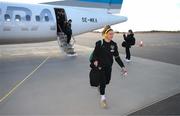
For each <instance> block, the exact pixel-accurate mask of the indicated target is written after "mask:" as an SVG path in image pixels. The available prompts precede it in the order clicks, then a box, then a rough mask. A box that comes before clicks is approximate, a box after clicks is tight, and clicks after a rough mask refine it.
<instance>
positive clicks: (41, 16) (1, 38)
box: [0, 0, 127, 47]
mask: <svg viewBox="0 0 180 116" xmlns="http://www.w3.org/2000/svg"><path fill="white" fill-rule="evenodd" d="M122 3H123V0H67V1H55V2H47V3H41V4H25V3H9V2H0V45H3V44H19V43H36V42H46V41H56V40H58V43H59V45H60V46H61V47H62V42H63V41H60V40H63V39H62V38H63V37H65V34H64V35H63V26H62V24H61V22H60V21H59V19H63V21H67V20H69V19H71V20H72V32H73V33H72V36H75V35H79V34H82V33H86V32H89V31H92V30H96V29H100V28H102V27H104V26H105V25H113V24H117V23H122V22H125V21H126V20H127V17H125V16H117V15H116V14H115V13H116V12H117V11H118V12H119V11H120V9H121V6H122ZM61 13H63V15H62V14H61ZM59 33H61V34H59ZM58 35H61V36H59V38H58Z"/></svg>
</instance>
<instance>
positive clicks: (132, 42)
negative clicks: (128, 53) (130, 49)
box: [131, 37, 136, 45]
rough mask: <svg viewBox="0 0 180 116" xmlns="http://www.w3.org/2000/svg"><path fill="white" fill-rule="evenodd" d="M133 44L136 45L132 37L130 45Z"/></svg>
mask: <svg viewBox="0 0 180 116" xmlns="http://www.w3.org/2000/svg"><path fill="white" fill-rule="evenodd" d="M135 43H136V40H135V38H134V37H132V38H131V45H135Z"/></svg>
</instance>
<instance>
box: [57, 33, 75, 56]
mask: <svg viewBox="0 0 180 116" xmlns="http://www.w3.org/2000/svg"><path fill="white" fill-rule="evenodd" d="M57 41H58V44H59V47H60V49H62V50H63V51H64V52H65V53H66V54H67V55H68V56H76V55H77V54H76V52H75V51H74V46H73V45H72V44H68V43H67V36H66V34H64V33H63V32H59V33H58V36H57Z"/></svg>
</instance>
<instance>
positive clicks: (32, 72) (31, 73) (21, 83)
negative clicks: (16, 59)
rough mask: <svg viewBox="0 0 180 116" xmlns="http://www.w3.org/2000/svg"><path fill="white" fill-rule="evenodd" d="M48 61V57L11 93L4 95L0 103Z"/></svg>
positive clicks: (14, 88)
mask: <svg viewBox="0 0 180 116" xmlns="http://www.w3.org/2000/svg"><path fill="white" fill-rule="evenodd" d="M48 59H49V56H48V57H47V58H46V59H45V60H44V61H43V62H42V63H41V64H40V65H39V66H38V67H37V68H36V69H34V70H33V71H32V72H31V73H30V74H29V75H28V76H26V78H25V79H23V80H22V81H21V82H19V83H18V84H17V85H16V86H14V87H13V88H12V90H11V91H9V92H8V93H7V94H5V95H4V97H2V98H0V103H1V102H2V101H4V100H5V99H6V98H7V97H8V96H10V95H11V94H12V93H13V92H14V91H15V90H16V89H17V88H18V87H19V86H20V85H22V84H23V83H24V81H26V80H27V79H28V78H30V77H31V75H33V74H34V73H35V72H36V71H37V70H38V69H39V68H40V67H41V66H42V65H43V64H44V63H45V62H46V61H47V60H48Z"/></svg>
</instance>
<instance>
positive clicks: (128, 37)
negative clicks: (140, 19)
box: [122, 29, 135, 62]
mask: <svg viewBox="0 0 180 116" xmlns="http://www.w3.org/2000/svg"><path fill="white" fill-rule="evenodd" d="M123 37H124V40H125V41H124V42H123V43H122V46H123V47H125V52H126V59H125V61H126V62H130V61H131V52H130V48H131V46H132V45H134V44H135V38H134V33H133V31H132V30H131V29H130V30H128V33H127V34H126V33H124V34H123Z"/></svg>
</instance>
